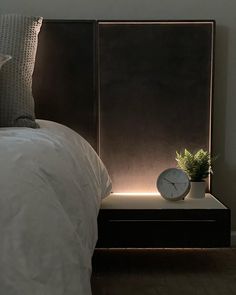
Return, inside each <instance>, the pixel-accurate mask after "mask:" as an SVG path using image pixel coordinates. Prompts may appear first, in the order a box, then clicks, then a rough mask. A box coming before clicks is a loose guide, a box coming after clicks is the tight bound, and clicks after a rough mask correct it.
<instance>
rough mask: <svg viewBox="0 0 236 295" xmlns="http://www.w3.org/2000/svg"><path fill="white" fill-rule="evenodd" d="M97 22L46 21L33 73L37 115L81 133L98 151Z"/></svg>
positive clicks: (40, 36) (40, 37)
mask: <svg viewBox="0 0 236 295" xmlns="http://www.w3.org/2000/svg"><path fill="white" fill-rule="evenodd" d="M95 37H96V22H95V21H69V20H65V21H64V20H46V21H45V20H44V21H43V25H42V28H41V31H40V34H39V43H38V50H37V56H36V64H35V70H34V76H33V94H34V98H35V110H36V117H37V118H43V119H48V120H52V121H56V122H59V123H62V124H64V125H67V126H69V127H71V128H72V129H74V130H75V131H77V132H79V133H80V134H81V135H82V136H83V137H85V138H86V139H87V140H88V141H89V142H90V144H91V145H92V146H93V147H94V148H95V149H96V150H97V145H98V142H97V128H98V123H97V121H98V111H97V108H98V99H97V90H96V89H97V87H96V85H97V82H96V40H95Z"/></svg>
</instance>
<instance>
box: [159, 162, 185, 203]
mask: <svg viewBox="0 0 236 295" xmlns="http://www.w3.org/2000/svg"><path fill="white" fill-rule="evenodd" d="M157 189H158V191H159V193H160V194H161V196H162V197H163V198H164V199H166V200H170V201H178V200H183V199H184V198H185V197H186V195H187V194H188V192H189V190H190V182H189V178H188V176H187V174H186V173H185V172H184V171H183V170H181V169H178V168H169V169H166V170H164V171H163V172H162V173H161V174H160V175H159V177H158V179H157Z"/></svg>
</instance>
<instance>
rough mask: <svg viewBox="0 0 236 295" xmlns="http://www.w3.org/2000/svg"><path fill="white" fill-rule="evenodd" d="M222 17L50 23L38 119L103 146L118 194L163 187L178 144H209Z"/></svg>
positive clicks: (42, 51) (41, 53)
mask: <svg viewBox="0 0 236 295" xmlns="http://www.w3.org/2000/svg"><path fill="white" fill-rule="evenodd" d="M214 27H215V24H214V21H183V22H181V21H135V22H133V21H119V22H114V21H107V22H106V21H64V20H50V21H44V22H43V26H42V29H41V32H40V34H39V44H38V51H37V56H36V65H35V71H34V76H33V94H34V98H35V104H36V117H37V118H42V119H48V120H53V121H56V122H59V123H62V124H64V125H67V126H69V127H71V128H72V129H74V130H75V131H77V132H78V133H80V134H81V135H82V136H83V137H84V138H85V139H87V140H88V141H89V142H90V143H91V145H92V146H93V147H94V148H95V150H97V151H98V152H99V154H100V156H101V158H102V160H103V161H104V163H105V165H106V166H107V168H108V171H109V173H110V175H111V178H112V181H113V190H114V192H143V193H144V192H155V191H156V186H155V182H156V178H157V176H158V175H159V173H160V172H161V171H162V170H163V169H165V168H169V167H173V166H175V165H176V162H175V151H176V150H183V149H184V148H190V149H199V148H204V149H207V150H209V151H211V104H212V89H213V56H214V50H213V49H214V46H213V45H214V38H213V37H214Z"/></svg>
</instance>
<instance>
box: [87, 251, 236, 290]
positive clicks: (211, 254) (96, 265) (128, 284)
mask: <svg viewBox="0 0 236 295" xmlns="http://www.w3.org/2000/svg"><path fill="white" fill-rule="evenodd" d="M92 291H93V295H133V294H134V295H172V294H173V295H178V294H179V295H233V294H235V295H236V249H195V250H193V249H159V250H96V251H95V254H94V257H93V275H92Z"/></svg>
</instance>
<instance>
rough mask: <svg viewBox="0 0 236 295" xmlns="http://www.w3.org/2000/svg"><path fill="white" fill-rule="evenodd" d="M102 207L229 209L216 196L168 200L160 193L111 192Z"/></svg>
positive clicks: (208, 195) (207, 195)
mask: <svg viewBox="0 0 236 295" xmlns="http://www.w3.org/2000/svg"><path fill="white" fill-rule="evenodd" d="M101 209H227V207H225V206H224V205H223V204H222V203H221V202H220V201H219V200H217V199H216V198H215V197H214V196H212V195H211V194H209V193H207V194H206V197H205V198H202V199H191V198H188V197H186V198H185V200H181V201H176V202H174V201H167V200H165V199H163V198H162V197H161V196H160V195H158V194H147V195H144V194H142V195H138V194H137V195H133V194H132V195H125V194H111V195H110V196H108V197H107V198H105V199H104V200H103V201H102V205H101Z"/></svg>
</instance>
